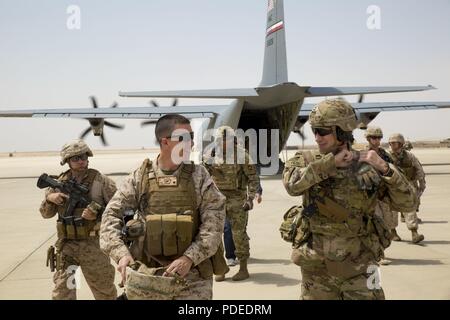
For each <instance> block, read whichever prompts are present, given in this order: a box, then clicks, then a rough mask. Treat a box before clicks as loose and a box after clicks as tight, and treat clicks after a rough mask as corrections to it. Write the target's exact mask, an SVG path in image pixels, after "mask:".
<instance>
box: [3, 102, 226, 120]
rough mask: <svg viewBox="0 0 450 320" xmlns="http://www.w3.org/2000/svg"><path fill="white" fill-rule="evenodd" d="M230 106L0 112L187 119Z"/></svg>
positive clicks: (207, 115)
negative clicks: (177, 116)
mask: <svg viewBox="0 0 450 320" xmlns="http://www.w3.org/2000/svg"><path fill="white" fill-rule="evenodd" d="M227 107H228V106H226V105H223V106H219V105H214V106H176V107H118V108H97V109H94V108H73V109H62V108H60V109H32V110H0V117H6V118H72V119H96V118H99V119H100V118H102V119H106V118H118V119H147V120H151V119H155V120H158V119H159V118H160V117H162V116H164V115H166V114H172V113H177V114H181V115H183V116H185V117H186V118H189V119H192V118H214V117H216V116H217V115H218V114H220V113H221V112H222V111H224V110H225V109H226V108H227Z"/></svg>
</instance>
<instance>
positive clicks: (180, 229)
mask: <svg viewBox="0 0 450 320" xmlns="http://www.w3.org/2000/svg"><path fill="white" fill-rule="evenodd" d="M143 171H144V172H143V173H144V176H143V179H142V182H141V183H142V186H141V190H142V191H141V193H142V194H141V197H140V198H141V200H140V205H139V206H140V210H141V212H143V213H144V216H145V221H146V228H145V229H146V232H145V239H144V248H143V249H144V256H147V261H151V260H152V259H151V257H152V256H153V257H157V258H158V259H159V258H161V257H162V258H163V259H162V260H164V258H168V259H169V260H173V259H176V258H178V257H180V256H182V255H183V253H184V252H185V251H186V249H187V248H188V247H189V246H190V245H191V243H192V242H193V239H194V237H195V235H196V234H197V232H198V225H199V214H198V211H197V200H196V193H195V186H194V182H193V179H192V174H193V172H194V164H193V163H190V164H181V168H180V169H179V171H178V172H179V174H177V175H161V174H158V173H156V172H155V170H154V169H153V166H152V163H151V162H150V161H149V160H146V161H145V162H144V164H143Z"/></svg>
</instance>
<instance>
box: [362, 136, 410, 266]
mask: <svg viewBox="0 0 450 320" xmlns="http://www.w3.org/2000/svg"><path fill="white" fill-rule="evenodd" d="M365 136H366V139H367V142H369V146H368V149H369V150H374V151H375V152H376V153H378V155H379V156H380V157H381V158H382V159H383V160H384V161H386V162H389V163H394V160H393V159H392V157H391V155H390V153H389V152H388V151H386V150H385V149H383V148H382V147H381V139H383V131H382V130H381V128H380V127H368V128H367V131H366V133H365ZM375 214H378V215H379V216H380V217H381V218H383V220H384V223H385V224H386V227H388V229H389V230H390V231H391V233H392V240H393V241H401V239H400V237H399V235H398V234H397V231H396V230H395V228H397V226H398V213H397V212H396V211H392V210H391V208H390V207H389V203H387V202H385V201H378V202H377V207H376V209H375ZM383 262H384V263H386V262H388V260H385V261H383ZM383 262H380V263H381V264H383Z"/></svg>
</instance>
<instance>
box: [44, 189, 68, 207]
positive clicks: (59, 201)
mask: <svg viewBox="0 0 450 320" xmlns="http://www.w3.org/2000/svg"><path fill="white" fill-rule="evenodd" d="M68 198H69V196H68V195H67V194H64V193H61V192H55V193H50V194H49V195H48V196H47V201H48V202H51V203H54V204H56V205H58V206H61V205H63V204H64V201H65V200H66V199H68Z"/></svg>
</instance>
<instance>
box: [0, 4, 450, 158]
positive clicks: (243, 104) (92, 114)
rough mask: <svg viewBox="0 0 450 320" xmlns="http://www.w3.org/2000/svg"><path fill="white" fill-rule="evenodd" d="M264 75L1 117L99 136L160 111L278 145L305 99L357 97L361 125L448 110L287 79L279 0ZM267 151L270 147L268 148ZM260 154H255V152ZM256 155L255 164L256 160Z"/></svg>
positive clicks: (295, 124)
mask: <svg viewBox="0 0 450 320" xmlns="http://www.w3.org/2000/svg"><path fill="white" fill-rule="evenodd" d="M263 68H264V69H263V77H262V81H261V83H260V84H259V85H258V86H257V87H256V88H241V89H212V90H211V89H207V90H184V91H148V92H120V93H119V95H120V96H122V97H153V98H157V97H162V98H174V99H175V100H174V103H173V105H172V106H170V107H165V108H161V107H158V105H157V104H156V103H154V106H153V107H126V108H121V107H117V105H113V106H112V108H98V107H97V104H96V102H95V100H93V105H94V109H92V108H79V109H78V108H77V109H34V110H15V111H0V117H43V118H77V119H86V120H88V121H89V123H90V127H89V128H88V129H86V130H85V131H84V132H83V136H85V135H86V134H87V133H89V131H93V133H94V135H97V136H100V137H101V138H102V141H103V142H104V143H105V140H104V136H103V128H104V126H110V127H115V128H120V126H118V125H114V124H112V123H110V122H108V121H105V119H107V118H116V119H145V120H146V121H145V123H154V122H156V120H157V119H158V118H160V117H161V116H163V115H165V114H171V113H179V114H182V115H184V116H186V117H188V118H207V119H209V121H206V122H205V123H206V125H205V126H204V128H203V129H205V128H206V127H207V128H208V129H214V128H217V127H219V126H222V125H228V126H231V127H233V128H240V129H243V130H244V131H245V130H248V129H255V130H256V132H258V134H259V129H267V130H273V129H278V130H279V145H278V146H279V147H280V149H281V148H283V147H284V146H285V144H286V142H287V140H288V138H289V135H290V134H291V132H292V131H294V132H300V129H301V128H302V126H303V124H304V123H305V122H306V121H307V120H308V115H309V112H310V111H311V109H312V107H313V105H310V104H304V103H303V102H304V99H305V98H310V97H328V96H344V95H359V96H360V99H359V102H358V103H353V104H352V105H353V107H354V108H355V110H356V113H357V116H358V118H359V121H360V128H362V129H364V128H365V127H367V125H368V123H370V122H371V121H372V120H373V119H375V117H376V116H377V115H378V114H379V113H380V112H383V111H399V110H424V109H438V108H450V102H404V103H403V102H392V103H389V102H383V103H364V102H363V97H364V95H366V94H376V93H396V92H397V93H398V92H413V91H425V90H430V89H434V87H432V86H412V87H310V86H304V85H298V84H297V83H294V82H289V81H288V71H287V57H286V41H285V21H284V5H283V0H269V1H268V9H267V29H266V39H265V54H264V67H263ZM178 98H207V99H233V101H232V102H231V104H229V105H210V106H176V102H177V99H178ZM267 147H268V149H269V150H267V152H268V154H270V152H271V150H270V145H269V146H267ZM258 154H259V152H258ZM259 160H260V159H259V158H258V162H259Z"/></svg>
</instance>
